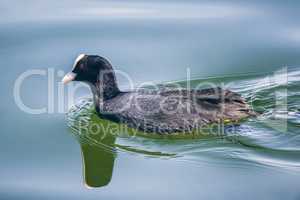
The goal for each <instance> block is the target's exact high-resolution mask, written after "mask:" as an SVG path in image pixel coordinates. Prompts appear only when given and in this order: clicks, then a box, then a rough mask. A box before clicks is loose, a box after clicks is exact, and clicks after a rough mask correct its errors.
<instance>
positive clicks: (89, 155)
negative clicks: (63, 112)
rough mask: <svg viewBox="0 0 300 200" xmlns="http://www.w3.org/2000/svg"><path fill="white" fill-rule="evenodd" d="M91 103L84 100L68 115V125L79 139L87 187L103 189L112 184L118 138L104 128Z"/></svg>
mask: <svg viewBox="0 0 300 200" xmlns="http://www.w3.org/2000/svg"><path fill="white" fill-rule="evenodd" d="M90 104H91V102H90V101H82V102H80V103H79V104H77V105H76V106H74V107H73V108H72V109H71V110H70V111H69V112H68V114H67V119H68V126H69V127H70V128H71V130H72V131H71V132H72V135H73V136H75V138H76V139H77V140H78V142H79V144H80V147H81V152H82V160H83V173H84V174H83V176H84V182H85V185H86V186H87V187H103V186H106V185H108V184H109V183H110V180H111V178H112V173H113V167H114V160H115V156H116V152H115V148H114V143H115V139H116V137H115V136H114V135H113V134H107V133H106V132H105V131H104V129H101V127H100V126H97V125H101V123H99V120H98V119H97V116H96V115H94V113H93V112H92V111H91V110H90V108H91V105H90Z"/></svg>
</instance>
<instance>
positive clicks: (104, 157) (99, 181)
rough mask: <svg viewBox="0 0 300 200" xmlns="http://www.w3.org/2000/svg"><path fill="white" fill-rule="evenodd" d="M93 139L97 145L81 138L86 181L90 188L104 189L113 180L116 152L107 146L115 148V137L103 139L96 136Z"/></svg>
mask: <svg viewBox="0 0 300 200" xmlns="http://www.w3.org/2000/svg"><path fill="white" fill-rule="evenodd" d="M92 139H93V140H95V141H97V143H96V144H95V143H89V142H86V141H85V140H83V139H80V138H79V142H80V146H81V152H82V160H83V173H84V181H85V184H86V185H87V186H88V187H103V186H106V185H108V184H109V182H110V180H111V177H112V173H113V166H114V160H115V152H114V151H113V149H110V148H107V147H106V145H107V146H113V144H114V141H115V137H114V136H112V135H110V136H109V137H105V138H103V139H101V135H96V136H95V137H93V138H92ZM99 144H102V145H99Z"/></svg>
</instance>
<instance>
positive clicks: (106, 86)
mask: <svg viewBox="0 0 300 200" xmlns="http://www.w3.org/2000/svg"><path fill="white" fill-rule="evenodd" d="M90 86H91V89H92V92H93V98H94V103H95V106H96V109H99V106H101V103H102V102H104V101H106V100H109V99H112V98H114V97H115V96H117V95H118V94H119V93H120V90H119V88H118V84H117V80H116V76H115V73H114V72H113V70H107V71H105V72H103V71H101V72H100V73H99V76H98V77H97V80H96V81H95V82H93V83H90ZM97 107H98V108H97Z"/></svg>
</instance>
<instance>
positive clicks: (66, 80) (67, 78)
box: [61, 72, 77, 84]
mask: <svg viewBox="0 0 300 200" xmlns="http://www.w3.org/2000/svg"><path fill="white" fill-rule="evenodd" d="M76 75H77V74H75V73H73V72H69V73H67V74H66V75H65V76H64V77H63V79H62V80H61V81H62V82H63V84H67V83H69V82H71V81H73V80H74V79H75V78H76Z"/></svg>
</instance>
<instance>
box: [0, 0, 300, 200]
mask: <svg viewBox="0 0 300 200" xmlns="http://www.w3.org/2000/svg"><path fill="white" fill-rule="evenodd" d="M299 6H300V5H299V3H298V2H296V1H294V2H293V1H290V2H289V3H287V2H281V1H273V2H272V3H269V2H268V1H248V2H245V1H222V2H221V1H214V2H211V1H187V2H179V1H153V2H146V1H120V2H119V1H88V2H86V1H82V0H77V1H69V0H65V1H60V2H51V1H46V2H37V1H32V0H30V1H26V2H13V1H6V0H4V1H1V3H0V10H1V12H0V16H1V18H0V24H1V26H0V42H1V43H0V44H1V45H0V60H1V68H0V69H1V79H0V83H1V84H0V89H1V90H0V91H1V94H2V95H1V104H0V112H1V120H0V126H1V131H0V134H1V140H0V158H1V165H0V177H1V180H0V199H53V198H56V199H99V198H107V199H121V198H122V199H141V198H143V199H153V198H157V199H166V198H173V199H183V198H184V199H202V198H208V199H241V198H243V199H272V200H273V199H296V200H297V199H299V198H300V192H299V185H300V184H299V180H300V173H299V166H300V164H299V163H300V156H299V147H300V144H299V130H298V127H299V102H300V101H299V66H300V57H299V53H300V29H299V25H300V24H299V20H298V19H299V17H300V16H299V12H298V10H299V9H298V8H299ZM79 53H91V54H99V55H102V56H104V57H107V58H108V59H109V60H110V61H111V62H112V64H113V66H114V67H115V68H116V69H118V70H122V71H124V72H126V73H128V74H129V75H130V76H131V77H132V79H133V81H134V83H135V84H136V85H138V84H139V83H142V82H145V81H155V82H157V83H159V82H168V81H176V80H183V79H185V77H186V68H187V67H188V68H189V70H190V72H191V77H192V78H193V79H195V82H194V83H195V84H196V83H198V82H199V81H203V80H208V79H207V77H212V76H213V77H217V78H215V79H213V81H217V82H226V83H233V84H232V85H231V89H232V90H235V91H237V92H239V93H241V94H242V95H243V96H244V97H245V98H246V99H247V100H249V101H250V100H251V101H252V100H253V101H252V102H253V103H254V105H253V107H254V108H256V109H258V110H264V112H263V115H262V116H261V117H260V118H259V119H255V120H249V121H247V122H244V123H243V124H241V126H240V129H239V130H238V131H239V133H240V134H239V135H233V136H231V135H230V134H229V135H226V137H225V138H219V139H214V140H212V139H209V140H176V141H168V140H157V139H145V138H139V137H137V138H131V139H126V138H117V139H116V144H118V145H120V146H119V147H117V148H116V152H114V156H115V157H116V158H115V161H114V165H113V173H112V178H111V181H110V182H109V184H108V185H107V186H106V187H100V188H97V189H92V190H91V189H88V188H86V187H85V186H84V184H83V172H82V171H83V163H82V158H81V149H80V145H79V143H78V141H77V140H76V139H75V137H74V135H73V134H72V131H71V130H70V128H69V127H68V120H67V119H66V117H65V116H66V115H65V113H67V112H68V110H69V108H70V107H71V106H72V105H74V104H76V103H72V102H69V101H66V102H65V104H63V105H64V106H63V109H62V110H63V112H60V111H61V109H59V106H58V105H59V102H61V99H60V98H59V95H58V94H57V92H58V87H59V81H60V79H61V76H60V74H59V73H58V71H59V70H63V71H64V72H68V71H69V70H70V69H71V67H72V64H73V61H74V58H75V57H76V56H77V55H78V54H79ZM285 66H287V71H288V77H289V78H288V80H289V81H288V83H286V84H282V85H280V78H279V80H278V79H276V77H277V75H278V74H280V73H281V71H282V69H285ZM48 68H52V69H53V70H54V71H55V76H54V96H53V101H54V104H53V106H54V111H53V112H49V113H44V114H38V115H32V114H28V113H25V112H23V111H22V110H21V109H20V107H19V106H18V105H17V104H16V102H15V99H14V95H13V91H14V85H15V81H16V79H17V78H18V77H19V76H20V74H22V73H23V72H25V71H27V70H30V69H40V70H47V69H48ZM274 72H275V73H274ZM57 73H58V74H57ZM228 75H229V76H233V78H224V76H225V77H228ZM274 77H275V78H274ZM209 80H212V79H209ZM270 80H271V81H270ZM272 80H275V83H276V84H275V85H276V86H274V83H272ZM276 80H278V81H277V82H276ZM118 81H119V84H120V85H121V88H122V89H126V88H128V85H127V84H128V83H127V82H126V81H125V80H122V77H119V79H118ZM282 89H287V91H288V93H287V95H286V96H287V104H288V110H287V112H285V113H277V114H278V115H277V119H279V121H280V122H282V120H283V121H284V120H285V119H287V122H288V130H287V131H286V132H284V133H282V132H281V131H279V130H278V129H276V128H274V127H273V126H272V127H270V124H269V123H270V121H269V120H272V119H273V118H272V113H273V112H272V111H273V108H274V102H275V101H274V96H275V94H276V91H279V92H280V91H282ZM65 90H66V88H65ZM89 94H90V92H89V91H88V90H87V89H82V90H80V91H78V92H77V94H76V99H78V98H79V97H82V96H86V95H89ZM65 96H66V94H65ZM21 97H22V99H23V101H24V103H25V104H26V105H29V106H31V107H33V108H41V107H44V106H47V97H48V90H47V77H46V76H33V77H31V78H30V79H28V80H26V81H24V84H23V85H22V87H21ZM277 97H278V96H277ZM279 98H280V95H279ZM48 111H49V110H48ZM277 122H278V121H277ZM277 124H278V123H277ZM124 146H126V147H127V146H129V147H131V148H132V149H127V150H126V149H124V148H121V147H124ZM133 150H144V151H142V152H141V151H139V152H136V151H133ZM145 151H146V152H150V154H149V153H145ZM151 152H162V153H170V154H176V156H157V155H156V156H153V155H151Z"/></svg>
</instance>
